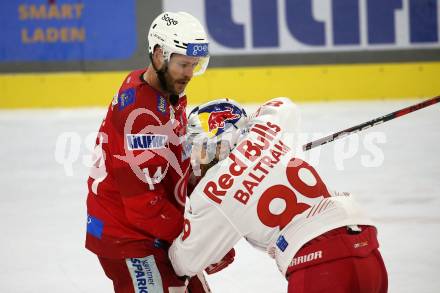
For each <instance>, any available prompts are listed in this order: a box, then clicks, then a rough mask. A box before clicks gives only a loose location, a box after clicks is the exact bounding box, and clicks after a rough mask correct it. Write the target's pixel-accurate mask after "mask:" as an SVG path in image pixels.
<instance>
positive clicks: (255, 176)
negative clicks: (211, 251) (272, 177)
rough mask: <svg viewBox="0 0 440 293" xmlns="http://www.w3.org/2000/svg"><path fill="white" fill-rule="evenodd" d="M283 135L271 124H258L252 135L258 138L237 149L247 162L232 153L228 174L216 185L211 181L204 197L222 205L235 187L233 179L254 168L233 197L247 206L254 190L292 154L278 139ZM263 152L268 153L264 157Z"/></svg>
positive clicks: (244, 141) (205, 188)
mask: <svg viewBox="0 0 440 293" xmlns="http://www.w3.org/2000/svg"><path fill="white" fill-rule="evenodd" d="M280 131H281V127H280V126H278V125H276V124H274V123H271V122H267V123H266V124H258V123H257V124H255V125H254V126H253V127H252V128H251V129H250V133H256V134H257V136H256V137H254V138H252V137H248V138H246V139H245V140H243V141H242V142H241V143H240V144H239V145H238V146H237V147H236V149H235V150H236V151H237V152H238V153H239V154H241V155H243V157H244V158H245V160H243V161H242V160H240V159H239V158H238V157H237V156H236V155H235V154H234V152H233V153H230V154H229V158H230V159H231V160H232V162H231V164H230V165H229V168H227V170H229V172H226V173H224V174H222V175H220V176H219V177H218V179H217V181H208V182H207V183H206V185H205V187H204V189H203V192H204V194H205V195H206V196H208V197H209V198H210V199H211V200H213V201H214V202H215V203H217V204H221V203H222V200H223V197H224V196H225V195H226V193H227V191H228V190H229V189H230V188H231V186H232V185H233V184H234V179H235V178H234V177H238V178H240V176H241V175H242V174H243V172H244V171H245V170H247V169H248V167H249V165H254V167H253V168H252V170H250V171H249V173H248V174H247V175H246V177H245V179H244V180H243V182H242V184H241V187H240V188H239V189H238V190H237V191H236V192H235V194H234V199H235V200H237V201H239V202H240V203H242V204H244V205H246V204H247V202H248V200H249V199H250V197H251V196H252V194H253V189H254V188H255V187H257V186H258V185H259V184H260V183H261V181H263V180H264V178H266V176H267V174H269V169H272V168H274V167H275V166H276V165H277V164H278V163H279V162H280V160H281V156H283V155H285V154H286V153H287V152H288V151H290V148H289V147H288V146H287V145H286V144H285V143H283V142H282V141H281V139H279V138H277V137H276V136H277V134H278V133H279V132H280ZM262 151H265V152H264V155H262ZM257 160H258V161H257ZM256 161H257V162H256ZM255 162H256V163H255Z"/></svg>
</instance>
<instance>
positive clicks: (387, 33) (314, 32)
mask: <svg viewBox="0 0 440 293" xmlns="http://www.w3.org/2000/svg"><path fill="white" fill-rule="evenodd" d="M438 2H439V0H274V1H267V0H186V1H181V0H163V8H164V10H167V11H187V12H189V13H191V14H193V15H194V16H196V17H197V18H198V19H200V20H201V21H202V22H203V24H204V25H205V27H206V28H207V31H208V33H209V37H210V41H211V43H212V45H210V49H211V54H213V55H231V54H259V53H307V52H336V51H360V50H387V49H390V50H399V49H413V48H414V49H416V48H417V49H420V48H440V41H439V30H440V29H439V23H440V22H439V3H438Z"/></svg>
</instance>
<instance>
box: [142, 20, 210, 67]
mask: <svg viewBox="0 0 440 293" xmlns="http://www.w3.org/2000/svg"><path fill="white" fill-rule="evenodd" d="M156 45H159V46H160V47H161V48H162V50H163V54H164V59H165V60H166V61H167V62H169V61H170V58H171V55H172V54H173V53H177V54H181V55H186V56H191V57H198V58H199V62H198V65H197V66H196V68H195V69H194V75H201V74H203V73H204V72H205V70H206V68H207V67H208V63H209V50H208V45H209V42H208V37H207V35H206V33H205V30H204V28H203V26H202V25H201V24H200V22H199V21H198V20H197V19H196V18H195V17H194V16H192V15H191V14H189V13H186V12H163V13H161V14H160V15H159V16H158V17H156V18H155V19H154V21H153V22H152V23H151V26H150V30H149V32H148V52H149V53H150V54H152V53H153V50H154V48H155V47H156Z"/></svg>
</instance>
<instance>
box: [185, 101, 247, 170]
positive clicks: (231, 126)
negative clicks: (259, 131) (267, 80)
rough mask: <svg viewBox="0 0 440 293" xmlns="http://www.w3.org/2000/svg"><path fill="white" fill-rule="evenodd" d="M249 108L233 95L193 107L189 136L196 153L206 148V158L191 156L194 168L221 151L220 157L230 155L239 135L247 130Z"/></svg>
mask: <svg viewBox="0 0 440 293" xmlns="http://www.w3.org/2000/svg"><path fill="white" fill-rule="evenodd" d="M246 117H247V115H246V111H245V110H244V108H243V107H242V106H241V105H240V104H238V103H237V102H235V101H233V100H231V99H227V98H224V99H217V100H214V101H211V102H208V103H205V104H203V105H200V106H198V107H196V108H194V109H193V110H192V111H191V112H190V114H189V115H188V132H187V140H188V143H190V144H191V145H192V148H193V150H194V151H193V153H194V152H201V150H202V149H204V150H205V151H206V156H205V158H203V159H202V158H200V157H199V156H197V154H195V156H192V160H191V164H192V165H193V168H195V167H196V166H198V165H199V164H200V163H202V161H204V162H205V163H206V161H208V162H211V161H212V160H214V158H215V157H216V156H217V155H218V151H219V150H218V146H219V143H222V146H221V148H220V160H222V159H224V158H225V157H227V155H228V154H229V152H230V151H231V150H232V149H234V147H235V145H236V143H237V141H238V140H240V137H241V136H242V135H243V134H245V133H246V132H247V129H246V128H245V127H244V126H245V125H246V121H247V120H246Z"/></svg>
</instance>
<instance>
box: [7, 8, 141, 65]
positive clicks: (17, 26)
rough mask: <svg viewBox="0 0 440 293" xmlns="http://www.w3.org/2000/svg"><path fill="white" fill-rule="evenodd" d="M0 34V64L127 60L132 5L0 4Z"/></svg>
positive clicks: (131, 45) (131, 36)
mask: <svg viewBox="0 0 440 293" xmlns="http://www.w3.org/2000/svg"><path fill="white" fill-rule="evenodd" d="M0 31H1V38H0V62H23V61H40V62H41V61H43V62H44V61H75V60H89V61H94V60H109V59H123V58H128V57H130V56H131V55H132V54H133V53H134V51H135V50H136V46H137V41H136V18H135V0H125V1H117V0H93V1H87V0H85V1H81V0H7V1H2V3H1V4H0Z"/></svg>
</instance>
